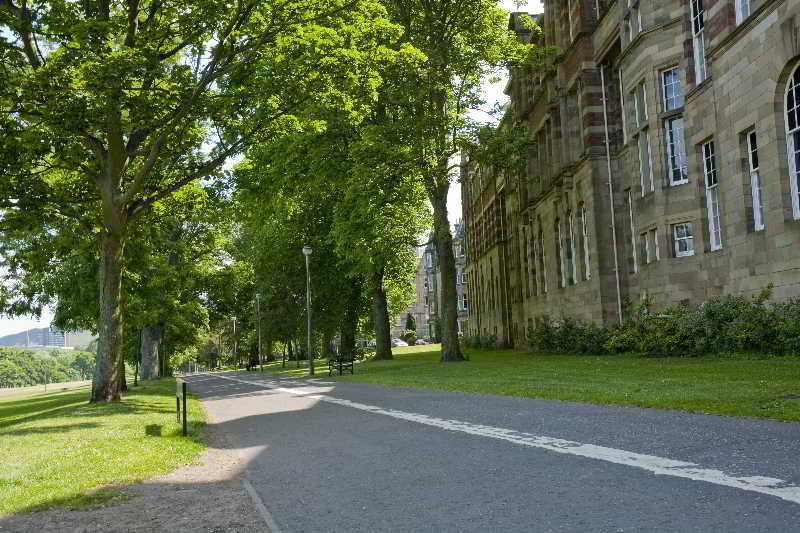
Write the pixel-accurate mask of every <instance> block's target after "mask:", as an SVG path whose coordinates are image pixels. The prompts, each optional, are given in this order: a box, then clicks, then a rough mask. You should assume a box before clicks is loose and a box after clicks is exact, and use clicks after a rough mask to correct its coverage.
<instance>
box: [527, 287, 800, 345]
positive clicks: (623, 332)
mask: <svg viewBox="0 0 800 533" xmlns="http://www.w3.org/2000/svg"><path fill="white" fill-rule="evenodd" d="M770 292H771V291H770V289H767V290H764V291H762V292H761V293H760V294H759V295H757V296H755V297H753V298H747V297H744V296H730V295H729V296H720V297H716V298H711V299H710V300H708V301H707V302H705V303H704V304H702V305H699V306H696V307H687V306H672V307H668V308H667V309H664V310H663V311H662V312H658V313H656V312H652V311H651V310H650V302H649V301H647V300H645V301H643V302H642V303H641V304H639V305H637V306H636V307H635V308H634V309H633V311H632V313H631V315H630V317H629V318H628V320H627V321H626V322H625V323H624V324H622V325H616V326H609V327H602V326H597V325H594V324H585V323H582V322H579V321H577V320H574V319H571V318H569V317H563V318H561V319H560V320H553V319H551V318H549V317H539V318H538V319H537V320H536V324H535V325H534V326H533V327H531V328H530V329H529V331H528V341H529V343H530V345H531V347H532V348H533V349H535V350H537V351H542V352H549V353H577V354H598V355H600V354H609V353H622V352H638V353H641V354H645V355H650V356H668V357H674V356H700V355H708V354H714V353H731V352H759V353H765V354H778V355H780V354H800V298H794V299H790V300H787V301H784V302H780V303H771V302H769V296H770Z"/></svg>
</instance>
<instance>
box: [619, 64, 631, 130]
mask: <svg viewBox="0 0 800 533" xmlns="http://www.w3.org/2000/svg"><path fill="white" fill-rule="evenodd" d="M617 76H618V77H619V105H620V109H621V110H622V144H628V120H627V117H626V116H625V115H626V112H625V87H624V86H623V85H622V69H619V70H618V71H617Z"/></svg>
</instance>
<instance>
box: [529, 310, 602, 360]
mask: <svg viewBox="0 0 800 533" xmlns="http://www.w3.org/2000/svg"><path fill="white" fill-rule="evenodd" d="M608 335H609V330H608V328H605V327H603V326H598V325H595V324H584V323H582V322H579V321H577V320H575V319H573V318H571V317H562V319H561V320H560V321H554V320H552V319H551V318H550V317H548V316H540V317H538V318H537V319H536V322H535V325H534V326H532V327H531V328H529V330H528V342H529V343H530V345H531V347H532V348H533V349H534V350H537V351H541V352H548V353H580V354H603V353H606V348H605V343H606V340H607V338H608Z"/></svg>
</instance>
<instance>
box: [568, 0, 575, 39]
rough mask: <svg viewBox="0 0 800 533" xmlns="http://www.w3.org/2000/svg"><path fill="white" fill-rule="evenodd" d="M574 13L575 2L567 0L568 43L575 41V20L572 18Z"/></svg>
mask: <svg viewBox="0 0 800 533" xmlns="http://www.w3.org/2000/svg"><path fill="white" fill-rule="evenodd" d="M574 11H575V0H569V2H567V21H568V23H569V42H570V43H571V42H572V41H574V40H575V34H576V31H575V20H574V18H573V12H574Z"/></svg>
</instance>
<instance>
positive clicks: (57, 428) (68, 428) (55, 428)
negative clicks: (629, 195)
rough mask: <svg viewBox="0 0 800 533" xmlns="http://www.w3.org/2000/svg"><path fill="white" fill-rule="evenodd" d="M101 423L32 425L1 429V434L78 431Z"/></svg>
mask: <svg viewBox="0 0 800 533" xmlns="http://www.w3.org/2000/svg"><path fill="white" fill-rule="evenodd" d="M99 425H100V424H95V423H94V422H80V423H77V424H61V425H57V426H44V427H32V428H24V429H13V430H9V431H3V430H2V429H0V435H33V434H37V433H41V434H46V433H66V432H68V431H77V430H80V429H92V428H96V427H99Z"/></svg>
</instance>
